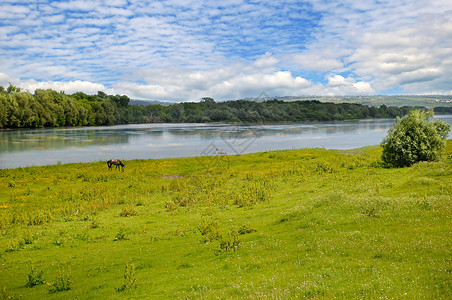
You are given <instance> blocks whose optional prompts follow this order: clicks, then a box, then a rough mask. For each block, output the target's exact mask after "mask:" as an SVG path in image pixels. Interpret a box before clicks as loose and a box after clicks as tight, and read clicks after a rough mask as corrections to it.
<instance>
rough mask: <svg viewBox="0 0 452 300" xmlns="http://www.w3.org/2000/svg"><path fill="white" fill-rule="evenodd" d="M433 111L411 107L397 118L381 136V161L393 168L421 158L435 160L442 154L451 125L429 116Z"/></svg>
mask: <svg viewBox="0 0 452 300" xmlns="http://www.w3.org/2000/svg"><path fill="white" fill-rule="evenodd" d="M431 117H433V112H425V111H422V110H412V111H410V112H409V113H408V114H407V115H406V116H404V117H403V118H401V119H400V118H399V117H397V119H396V120H395V122H394V127H393V128H391V129H390V130H389V131H388V135H387V136H386V137H385V138H384V139H383V141H382V143H381V146H382V147H383V155H382V158H383V161H384V162H385V163H386V164H388V165H390V166H394V167H409V166H411V165H413V164H415V163H417V162H420V161H438V160H439V159H440V158H441V156H442V155H443V154H444V153H445V148H446V138H447V135H448V133H449V130H450V125H448V124H446V123H445V122H443V121H442V120H436V121H434V122H431V121H429V120H428V119H429V118H431Z"/></svg>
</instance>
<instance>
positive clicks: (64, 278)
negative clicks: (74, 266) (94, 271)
mask: <svg viewBox="0 0 452 300" xmlns="http://www.w3.org/2000/svg"><path fill="white" fill-rule="evenodd" d="M71 277H72V274H71V268H70V267H69V266H68V267H67V270H65V269H64V268H63V265H61V264H59V265H58V270H57V272H56V280H55V282H54V283H51V284H49V293H50V294H52V293H55V292H62V291H68V290H70V289H71V285H72V282H71Z"/></svg>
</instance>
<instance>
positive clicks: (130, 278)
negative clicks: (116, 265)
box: [116, 264, 137, 292]
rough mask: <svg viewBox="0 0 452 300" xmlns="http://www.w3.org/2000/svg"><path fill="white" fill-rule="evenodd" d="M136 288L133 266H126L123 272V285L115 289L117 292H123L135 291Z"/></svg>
mask: <svg viewBox="0 0 452 300" xmlns="http://www.w3.org/2000/svg"><path fill="white" fill-rule="evenodd" d="M136 287H137V284H136V279H135V265H134V264H130V265H129V264H126V269H125V271H124V284H123V285H122V286H121V287H119V288H116V291H117V292H123V291H125V290H131V289H135V288H136Z"/></svg>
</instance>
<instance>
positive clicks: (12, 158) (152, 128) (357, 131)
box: [0, 115, 452, 169]
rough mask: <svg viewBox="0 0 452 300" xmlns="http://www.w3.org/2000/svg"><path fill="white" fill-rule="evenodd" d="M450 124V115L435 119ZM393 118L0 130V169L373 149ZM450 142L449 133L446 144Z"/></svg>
mask: <svg viewBox="0 0 452 300" xmlns="http://www.w3.org/2000/svg"><path fill="white" fill-rule="evenodd" d="M435 118H440V119H442V120H444V121H445V122H447V123H448V124H451V125H452V115H447V116H436V117H435ZM393 122H394V120H393V119H369V120H353V121H338V122H309V123H287V124H269V125H256V124H254V125H249V124H133V125H118V126H105V127H82V128H42V129H20V130H0V169H4V168H17V167H26V166H40V165H49V164H59V163H71V162H92V161H100V160H102V161H107V160H108V159H110V158H118V159H122V160H130V159H152V158H171V157H187V156H202V155H216V154H215V152H217V151H218V152H219V153H227V154H229V155H234V154H244V153H252V152H261V151H270V150H284V149H299V148H318V147H320V148H326V149H342V150H344V149H354V148H359V147H363V146H369V145H378V144H379V143H380V142H381V141H382V139H383V138H384V137H385V136H386V134H387V131H388V130H389V129H390V128H391V127H392V126H393ZM450 138H452V135H451V133H449V139H450Z"/></svg>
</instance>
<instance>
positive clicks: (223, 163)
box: [0, 141, 452, 299]
mask: <svg viewBox="0 0 452 300" xmlns="http://www.w3.org/2000/svg"><path fill="white" fill-rule="evenodd" d="M448 142H449V143H448V156H447V158H445V160H444V161H442V162H437V163H419V164H416V165H414V166H413V167H410V168H402V169H389V168H383V167H382V166H381V162H380V156H381V149H380V148H378V147H367V148H364V149H359V150H354V151H342V152H339V151H328V150H324V149H304V150H290V151H275V152H264V153H256V154H249V155H242V156H217V157H201V158H185V159H166V160H135V161H128V162H126V168H125V171H124V172H121V171H116V170H113V171H109V170H108V169H107V165H106V163H105V162H102V163H101V162H99V163H88V164H67V165H54V166H45V167H29V168H18V169H4V170H0V190H1V193H0V299H1V298H2V297H3V298H4V299H14V298H19V299H41V298H44V297H46V298H58V299H76V298H80V299H87V298H90V299H96V298H109V299H114V298H118V299H119V298H124V297H130V298H151V299H153V298H177V299H180V298H182V299H200V298H207V299H211V298H221V299H240V298H250V299H253V298H254V299H262V298H269V299H287V298H303V297H309V298H315V299H323V298H334V297H337V298H343V299H350V298H364V299H371V298H372V299H374V298H390V299H393V298H396V299H398V298H406V299H450V295H452V184H451V182H452V143H451V141H448Z"/></svg>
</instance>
